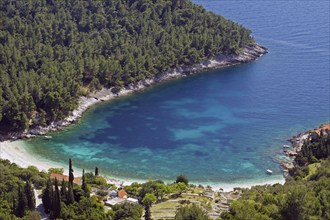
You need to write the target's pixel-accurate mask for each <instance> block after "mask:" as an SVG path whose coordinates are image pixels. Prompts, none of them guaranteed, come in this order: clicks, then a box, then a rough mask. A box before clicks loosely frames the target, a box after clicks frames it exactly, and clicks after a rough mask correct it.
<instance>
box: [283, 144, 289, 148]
mask: <svg viewBox="0 0 330 220" xmlns="http://www.w3.org/2000/svg"><path fill="white" fill-rule="evenodd" d="M290 147H291V146H290V145H287V144H284V145H283V148H290Z"/></svg>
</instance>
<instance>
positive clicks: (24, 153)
mask: <svg viewBox="0 0 330 220" xmlns="http://www.w3.org/2000/svg"><path fill="white" fill-rule="evenodd" d="M0 158H1V159H7V160H10V161H11V162H13V163H15V164H17V165H19V166H20V167H23V168H27V167H28V166H36V167H37V168H38V169H39V170H40V171H42V170H43V171H45V172H47V170H48V169H49V168H55V167H56V168H63V170H64V173H65V174H67V173H68V165H67V164H62V163H57V162H55V161H51V160H48V159H47V158H42V157H39V156H36V155H33V154H31V153H30V152H29V150H28V148H27V146H26V144H25V143H24V141H22V140H17V141H4V142H0ZM73 169H74V175H75V176H81V175H82V168H81V167H76V166H73ZM85 171H86V172H93V170H85ZM104 177H105V178H106V180H107V182H108V183H110V184H114V185H116V186H117V187H120V186H121V185H131V184H132V183H133V182H138V183H145V182H146V181H148V179H130V178H129V177H125V178H123V177H116V176H107V175H105V176H104ZM281 177H282V176H281ZM165 182H171V181H165ZM284 182H285V179H284V178H279V177H278V176H273V177H272V178H261V179H256V180H247V181H244V182H233V183H221V182H194V181H192V182H191V183H192V184H195V185H199V184H201V185H203V186H211V187H212V189H213V190H218V189H222V190H223V191H224V192H230V191H233V190H234V188H251V187H253V186H256V185H264V184H270V185H272V184H276V183H279V184H284Z"/></svg>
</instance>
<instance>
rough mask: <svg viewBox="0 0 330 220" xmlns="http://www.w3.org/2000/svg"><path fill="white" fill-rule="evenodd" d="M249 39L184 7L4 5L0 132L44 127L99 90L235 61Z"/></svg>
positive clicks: (75, 0) (128, 0)
mask: <svg viewBox="0 0 330 220" xmlns="http://www.w3.org/2000/svg"><path fill="white" fill-rule="evenodd" d="M250 34H251V31H250V30H248V29H245V28H244V27H242V26H241V25H239V24H236V23H233V22H231V21H229V20H226V19H225V18H223V17H222V16H219V15H215V14H214V13H212V12H208V11H206V10H205V9H204V8H202V7H201V6H198V5H195V4H193V3H192V2H191V1H189V0H161V1H156V0H134V1H132V0H114V1H92V0H89V1H82V0H66V1H55V0H41V1H40V0H31V1H25V0H15V1H14V0H2V1H0V128H1V130H2V131H3V130H7V131H12V130H25V129H27V128H29V127H30V126H35V125H46V124H48V123H50V122H52V121H54V120H59V119H63V118H64V117H65V116H67V115H68V114H69V112H70V111H72V110H73V109H75V108H76V107H77V99H78V97H79V96H82V95H86V94H88V93H89V92H91V91H94V90H98V89H100V88H101V87H106V88H114V91H118V90H120V89H121V88H123V87H124V86H126V85H128V84H131V83H133V82H137V81H140V80H143V79H146V78H150V77H153V76H156V75H157V74H159V73H162V72H164V71H166V70H168V69H170V68H172V67H176V66H179V65H185V64H192V63H196V62H200V61H202V60H206V59H207V58H210V57H214V56H216V55H221V54H224V55H226V54H237V53H239V52H240V51H241V49H242V48H243V47H244V46H246V45H249V44H253V43H254V40H253V39H252V37H251V36H250Z"/></svg>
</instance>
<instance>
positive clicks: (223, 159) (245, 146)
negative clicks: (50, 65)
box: [26, 1, 330, 184]
mask: <svg viewBox="0 0 330 220" xmlns="http://www.w3.org/2000/svg"><path fill="white" fill-rule="evenodd" d="M195 2H196V3H200V4H203V5H204V6H205V7H206V8H208V9H212V10H213V11H214V12H215V13H219V14H223V15H224V16H225V17H226V18H229V19H232V20H235V21H238V22H239V23H242V24H244V25H245V26H247V27H248V28H251V29H252V30H253V32H254V36H255V38H256V40H257V42H258V43H260V44H262V45H264V46H266V47H268V49H269V54H267V55H266V56H263V57H262V58H260V59H259V60H258V61H255V62H252V63H248V64H244V65H239V66H234V67H229V68H226V69H221V70H213V71H209V72H205V73H201V74H197V75H194V76H190V77H187V78H184V79H180V80H177V81H172V82H168V83H164V84H162V85H160V86H157V87H153V88H151V89H148V90H145V91H143V92H140V93H137V94H134V95H132V96H129V97H125V98H121V99H118V100H114V101H111V102H107V103H103V104H99V105H96V106H94V107H93V108H91V109H90V110H88V112H86V113H85V115H84V117H83V118H82V119H81V120H80V122H79V123H77V124H75V125H72V126H70V127H68V128H67V129H65V130H63V131H60V132H56V133H53V134H51V135H52V137H53V138H52V139H49V140H45V139H43V138H38V139H33V140H29V141H27V142H26V144H27V148H28V150H29V151H30V152H31V153H32V154H34V155H37V156H39V157H43V158H47V159H49V160H50V161H57V162H61V163H63V164H66V163H67V160H68V158H69V157H71V158H72V159H73V161H74V164H75V166H76V167H79V168H85V169H87V170H93V169H94V167H95V166H98V167H99V169H100V171H101V174H105V175H109V176H114V177H118V178H123V179H133V180H146V179H148V178H152V179H162V180H165V181H173V180H174V179H175V177H176V176H177V175H180V174H184V175H187V176H188V178H189V180H191V181H193V182H198V183H229V184H231V183H232V184H235V183H240V182H242V181H244V182H256V183H258V182H260V181H263V180H272V179H281V178H282V172H281V169H280V167H279V165H278V163H277V162H276V158H277V155H280V154H281V148H282V145H283V144H287V143H286V139H288V138H289V137H290V136H291V135H294V134H296V133H297V132H299V131H303V130H305V129H307V128H310V127H315V126H317V125H318V124H320V123H325V122H327V121H329V115H330V113H329V105H330V102H329V28H328V27H329V20H328V17H329V12H328V11H327V8H329V3H328V2H326V1H320V2H319V3H318V4H313V3H309V4H307V5H306V4H304V5H300V4H298V2H299V1H290V2H288V3H285V4H284V3H283V2H281V3H277V2H272V3H270V2H260V1H252V2H230V3H229V2H219V1H207V2H205V1H195ZM239 3H241V4H239ZM252 4H254V5H255V7H252ZM270 4H273V5H270ZM250 6H251V7H250ZM246 8H249V10H247V9H246ZM310 8H312V9H313V11H314V12H315V11H316V12H318V13H313V15H310V14H309V13H306V12H307V11H308V10H310ZM284 9H285V10H284ZM284 20H285V21H286V22H283V21H284ZM302 24H303V25H302ZM266 169H272V170H273V171H274V175H272V176H268V175H267V174H266V173H265V170H266Z"/></svg>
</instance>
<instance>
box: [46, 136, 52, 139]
mask: <svg viewBox="0 0 330 220" xmlns="http://www.w3.org/2000/svg"><path fill="white" fill-rule="evenodd" d="M44 138H45V139H52V138H53V137H52V136H44Z"/></svg>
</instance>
